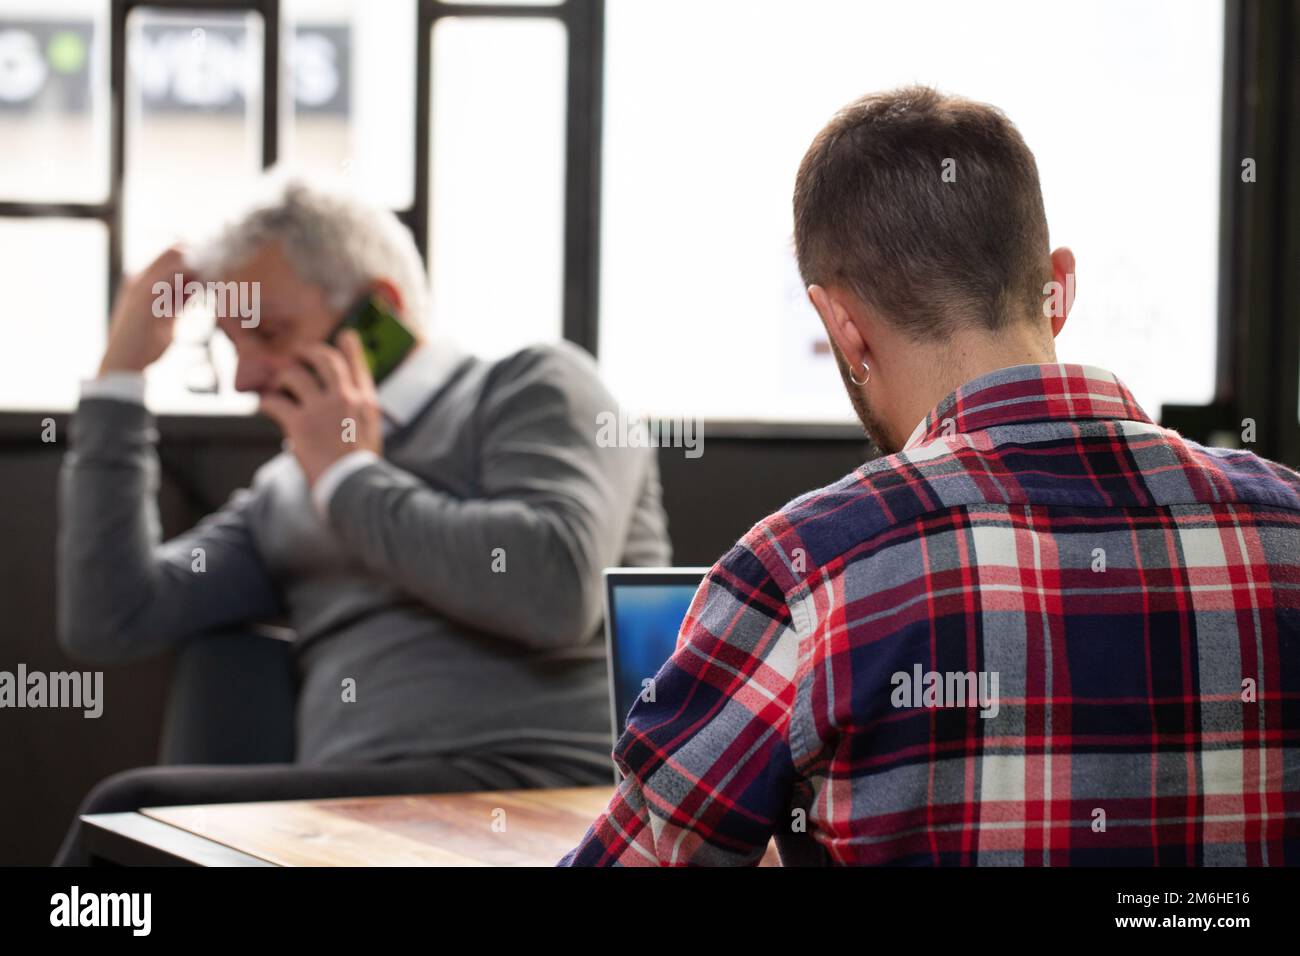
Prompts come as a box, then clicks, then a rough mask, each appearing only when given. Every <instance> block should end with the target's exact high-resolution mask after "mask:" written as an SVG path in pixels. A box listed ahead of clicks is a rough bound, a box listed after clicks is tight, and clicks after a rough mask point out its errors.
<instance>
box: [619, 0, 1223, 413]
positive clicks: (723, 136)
mask: <svg viewBox="0 0 1300 956" xmlns="http://www.w3.org/2000/svg"><path fill="white" fill-rule="evenodd" d="M1223 19H1224V13H1223V5H1222V3H1218V2H1214V0H1143V2H1139V3H1132V2H1127V0H1102V2H1096V3H1088V4H1084V5H1079V4H1066V3H1060V4H1044V3H1038V2H1006V3H998V4H971V3H967V2H963V0H929V2H918V3H907V4H876V3H873V4H860V3H843V2H835V0H809V2H804V3H800V4H798V5H797V6H792V5H790V4H788V3H778V2H776V0H712V2H710V3H706V4H701V3H693V2H689V0H660V2H657V3H653V4H649V3H642V2H639V0H609V2H608V4H607V13H606V54H605V62H606V73H605V154H604V183H603V196H602V246H601V263H602V282H601V301H600V323H601V324H600V346H601V348H600V358H601V363H602V367H603V368H604V370H605V373H606V375H607V376H608V377H609V379H610V380H611V381H612V382H613V383H615V384H616V386H618V388H619V392H620V397H621V398H622V399H623V400H624V401H626V402H627V403H628V404H629V405H632V406H633V407H636V408H641V409H644V410H646V411H648V412H651V413H657V414H674V415H676V414H693V415H701V416H704V417H709V418H722V419H741V420H755V419H757V420H772V421H848V420H851V410H850V407H849V404H848V400H847V398H846V397H845V396H844V394H843V389H842V386H841V385H840V383H839V378H838V376H837V375H836V373H835V371H834V368H833V360H832V358H831V356H830V355H829V353H828V352H827V351H826V350H825V346H824V344H823V338H824V336H823V332H822V329H821V325H820V322H819V321H818V319H817V316H816V313H815V312H814V311H813V310H812V308H811V306H810V305H808V303H807V300H806V298H805V296H804V293H803V288H802V282H801V281H800V279H799V276H798V271H797V269H796V268H795V264H794V258H793V246H792V241H791V233H792V223H791V218H790V198H791V192H792V189H793V185H794V177H795V171H796V169H797V166H798V163H799V160H800V159H801V158H802V156H803V153H804V150H805V149H806V148H807V146H808V144H809V142H810V141H811V140H812V138H813V136H814V135H815V134H816V132H817V131H818V130H819V129H820V128H821V126H822V125H823V124H824V123H825V122H826V121H827V120H828V119H829V118H830V116H831V115H832V114H833V113H834V112H835V110H836V109H838V108H839V107H840V106H842V105H844V104H845V103H847V102H849V101H850V100H852V99H854V98H856V97H857V96H860V95H861V94H863V93H866V92H869V91H872V90H877V89H886V88H889V87H893V86H898V85H902V84H905V83H910V82H924V83H929V84H931V85H934V86H937V87H939V88H940V89H944V90H947V91H951V92H956V93H960V94H962V95H965V96H969V97H972V98H974V99H979V100H984V101H987V102H990V103H993V104H995V105H997V106H999V107H1001V108H1002V109H1003V110H1005V111H1006V112H1007V114H1008V115H1009V116H1010V117H1011V118H1012V120H1013V121H1014V122H1015V123H1016V124H1017V125H1018V126H1019V128H1020V130H1021V132H1022V134H1023V135H1024V137H1025V139H1026V141H1027V142H1028V144H1029V146H1030V148H1031V149H1032V150H1033V151H1034V152H1035V154H1036V156H1037V159H1038V164H1039V171H1040V175H1041V180H1042V186H1043V194H1044V201H1045V203H1046V207H1047V218H1048V224H1049V226H1050V228H1051V237H1052V241H1053V243H1054V244H1057V245H1069V246H1070V247H1071V248H1073V249H1074V251H1075V254H1076V256H1077V257H1078V286H1077V292H1078V298H1077V300H1076V304H1075V310H1074V312H1073V313H1072V315H1071V318H1070V321H1069V323H1068V324H1067V326H1066V329H1065V331H1064V332H1063V333H1062V335H1061V337H1060V339H1059V340H1058V343H1057V351H1058V355H1059V357H1060V358H1061V360H1062V361H1070V362H1082V363H1091V364H1097V365H1102V366H1105V367H1108V368H1110V369H1111V370H1112V371H1114V372H1115V373H1116V374H1117V375H1119V376H1120V377H1121V379H1123V380H1124V381H1126V382H1127V383H1128V384H1129V386H1130V387H1131V388H1132V389H1133V391H1134V392H1135V394H1136V397H1137V399H1138V401H1139V402H1140V403H1142V405H1143V406H1144V407H1145V408H1146V410H1147V411H1148V412H1149V413H1150V414H1151V415H1153V416H1156V415H1159V412H1160V406H1161V405H1162V404H1164V403H1167V402H1185V403H1197V402H1204V401H1207V400H1209V399H1210V398H1211V393H1212V391H1213V386H1214V361H1215V329H1216V316H1217V312H1216V309H1217V300H1216V288H1217V262H1218V215H1219V209H1218V196H1219V179H1218V176H1219V154H1220V128H1219V127H1220V119H1219V117H1220V109H1221V103H1222V91H1221V85H1222V57H1223V42H1224V37H1223ZM1171 23H1176V24H1177V29H1176V30H1173V29H1169V24H1171ZM972 37H978V41H977V42H972V40H971V38H972ZM665 370H671V374H665Z"/></svg>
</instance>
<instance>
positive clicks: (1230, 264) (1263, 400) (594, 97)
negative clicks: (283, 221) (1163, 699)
mask: <svg viewBox="0 0 1300 956" xmlns="http://www.w3.org/2000/svg"><path fill="white" fill-rule="evenodd" d="M145 6H147V7H151V8H156V9H164V10H190V11H219V12H232V11H241V10H242V11H249V12H255V13H260V14H261V16H262V18H263V30H264V34H263V36H264V47H263V57H264V60H263V73H264V77H263V86H262V98H263V99H262V158H263V163H264V165H270V164H271V163H273V162H274V161H275V158H276V152H277V146H278V141H279V123H280V104H281V98H280V90H281V89H282V83H281V79H282V77H281V72H280V71H281V66H280V42H279V41H280V30H281V18H280V13H281V11H280V0H152V2H147V0H112V15H111V21H112V22H111V30H110V86H111V95H112V109H113V115H112V143H111V152H110V157H111V158H110V162H111V170H110V172H111V178H110V187H109V195H108V198H107V199H106V200H105V201H104V202H102V203H31V202H6V201H3V200H2V199H0V217H9V218H50V217H69V218H81V219H95V220H98V221H100V222H103V223H104V224H105V225H106V226H107V228H108V231H109V298H110V301H111V297H112V294H113V293H114V292H115V290H116V286H117V283H118V281H119V276H120V273H121V261H122V254H121V253H122V235H121V219H122V217H121V211H122V209H121V204H122V176H123V172H124V168H125V156H126V149H127V144H126V142H125V135H124V134H125V125H124V124H125V116H124V104H125V81H126V61H125V35H126V33H125V31H126V18H127V15H128V14H129V12H130V11H131V10H133V9H135V8H137V7H145ZM448 16H461V17H544V18H552V19H557V20H560V21H561V22H563V23H564V24H565V26H566V27H567V29H568V37H569V45H568V50H569V64H568V90H567V98H568V104H567V113H568V116H567V130H566V173H565V204H564V205H565V227H564V228H565V235H564V308H563V335H564V337H565V338H567V339H569V340H570V341H573V342H575V343H577V344H579V345H582V346H583V347H585V348H586V349H587V350H589V351H590V352H592V353H593V354H595V353H596V350H597V345H598V341H597V332H598V305H599V269H600V259H599V256H600V182H601V133H602V127H601V116H602V109H603V66H604V21H605V4H604V0H564V2H563V3H559V4H556V5H555V6H534V5H518V4H499V5H498V4H491V5H479V4H466V3H454V2H450V3H449V2H442V0H417V24H416V28H417V29H416V91H415V94H416V95H415V116H414V122H415V133H416V135H415V150H416V155H415V174H414V195H413V200H412V203H411V205H410V206H409V207H408V208H407V209H403V210H397V215H398V217H399V218H400V219H401V220H402V221H403V222H404V223H405V224H406V225H407V226H408V228H410V230H411V232H412V234H413V236H414V237H415V240H416V244H417V246H418V247H419V249H420V252H421V254H423V255H425V256H426V261H427V256H428V252H429V242H430V237H429V229H428V223H429V197H430V186H431V179H430V177H431V171H430V168H429V165H430V152H429V146H430V142H431V137H432V126H433V118H432V115H431V100H432V92H431V86H430V84H431V79H432V62H431V61H432V32H433V26H434V24H435V23H436V22H437V21H438V20H439V19H440V18H442V17H448ZM1225 18H1226V19H1225V37H1224V74H1223V75H1224V90H1223V132H1222V159H1223V161H1222V176H1221V182H1222V187H1221V196H1220V239H1219V242H1220V252H1219V260H1220V269H1219V303H1218V311H1219V324H1218V342H1217V350H1218V351H1217V366H1216V391H1215V401H1214V402H1213V403H1211V404H1210V405H1206V406H1183V405H1173V406H1165V407H1164V409H1162V410H1161V418H1162V420H1163V421H1164V422H1165V423H1166V424H1168V425H1171V426H1172V427H1175V428H1178V429H1179V430H1181V431H1183V432H1185V433H1187V434H1188V435H1190V436H1191V437H1194V438H1198V439H1201V440H1206V439H1208V438H1209V436H1210V435H1211V434H1212V433H1213V432H1214V431H1216V430H1222V429H1227V430H1232V431H1237V430H1239V429H1240V427H1241V426H1240V420H1241V419H1242V418H1243V417H1252V418H1255V419H1256V421H1257V423H1258V434H1259V438H1260V440H1259V443H1258V444H1257V445H1255V446H1254V449H1255V450H1256V451H1258V452H1260V453H1261V454H1263V455H1265V456H1267V457H1272V458H1276V459H1279V460H1282V461H1285V462H1288V463H1290V464H1300V423H1298V422H1297V415H1296V407H1295V406H1296V396H1297V392H1298V391H1300V304H1298V303H1297V290H1296V288H1295V286H1294V283H1293V282H1290V281H1289V276H1288V268H1287V267H1288V264H1289V263H1295V262H1297V261H1300V248H1297V244H1298V243H1300V237H1298V236H1297V224H1298V223H1300V211H1298V210H1300V199H1298V198H1297V190H1298V188H1300V182H1298V181H1297V177H1296V176H1295V175H1294V172H1293V169H1292V167H1293V166H1294V164H1295V162H1296V157H1297V156H1300V132H1298V130H1300V122H1297V111H1298V110H1300V103H1298V102H1297V98H1298V94H1297V90H1298V89H1300V66H1298V65H1297V63H1298V60H1297V48H1298V47H1300V40H1298V34H1300V0H1280V2H1278V3H1262V2H1256V0H1226V4H1225ZM1243 156H1251V157H1253V158H1255V159H1256V160H1257V163H1258V169H1259V181H1258V182H1256V183H1254V184H1251V186H1250V187H1249V188H1246V189H1243V188H1242V184H1240V182H1239V176H1238V175H1236V173H1235V172H1234V171H1235V170H1239V163H1240V158H1241V157H1243ZM1288 164H1290V165H1288ZM42 417H46V416H42V415H40V414H39V413H37V414H33V413H14V412H9V413H4V412H0V442H5V441H6V440H8V441H10V442H12V443H14V444H26V443H29V442H31V441H35V440H37V439H36V437H35V436H37V435H38V434H39V428H37V427H33V423H34V422H37V421H39V420H40V419H41V418H42ZM55 417H56V418H61V417H62V416H59V415H56V416H55ZM164 418H165V419H171V420H172V421H171V423H170V424H171V428H169V427H168V425H167V424H165V425H164V431H170V430H171V429H172V428H175V430H177V431H178V432H180V433H181V434H183V435H185V436H189V437H191V438H193V439H197V438H199V437H200V436H202V435H204V434H213V435H216V434H220V435H227V436H228V435H231V434H246V435H247V436H248V437H250V438H256V439H257V440H261V439H262V438H263V437H265V435H267V434H270V433H269V431H268V430H267V429H264V428H261V427H258V425H259V424H260V423H256V424H254V423H252V422H251V421H249V422H248V423H247V424H246V425H239V426H236V425H232V424H230V423H229V422H228V421H227V420H225V419H221V418H213V417H209V416H164ZM239 421H241V422H242V421H245V420H242V419H241V420H239ZM219 423H220V424H219ZM710 430H711V433H716V434H718V435H721V434H723V433H724V432H725V433H726V434H730V435H740V436H745V437H755V438H763V439H768V440H778V439H800V438H827V437H833V438H843V439H845V440H850V441H861V440H862V436H861V432H860V430H859V429H858V428H857V427H856V426H850V425H844V426H840V425H815V426H813V425H802V424H780V423H758V422H728V423H717V427H716V428H715V427H713V424H711V425H710Z"/></svg>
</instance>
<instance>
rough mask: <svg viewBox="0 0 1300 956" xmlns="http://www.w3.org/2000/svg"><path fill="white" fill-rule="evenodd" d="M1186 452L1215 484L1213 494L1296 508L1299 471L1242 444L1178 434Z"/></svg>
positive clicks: (1298, 505)
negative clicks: (1205, 442)
mask: <svg viewBox="0 0 1300 956" xmlns="http://www.w3.org/2000/svg"><path fill="white" fill-rule="evenodd" d="M1180 440H1181V442H1182V445H1183V447H1184V448H1186V449H1187V453H1188V456H1189V457H1190V458H1191V460H1192V461H1193V462H1194V464H1195V466H1196V467H1198V468H1199V469H1200V470H1201V471H1202V472H1203V473H1204V474H1205V475H1206V476H1207V478H1208V479H1210V481H1211V482H1212V484H1213V485H1214V486H1215V487H1214V489H1213V493H1214V496H1215V497H1216V498H1218V499H1220V500H1222V499H1224V498H1229V499H1233V500H1236V501H1238V502H1241V503H1246V504H1259V505H1267V506H1272V507H1278V508H1285V509H1288V510H1292V511H1300V473H1298V472H1296V470H1295V469H1293V468H1288V467H1287V466H1286V465H1283V464H1279V463H1278V462H1276V461H1272V460H1270V459H1268V458H1264V457H1262V456H1261V455H1257V454H1256V453H1255V452H1253V451H1250V450H1248V449H1245V448H1217V447H1214V446H1210V445H1202V444H1200V443H1199V442H1194V441H1192V440H1190V439H1187V438H1181V436H1180Z"/></svg>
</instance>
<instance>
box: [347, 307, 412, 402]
mask: <svg viewBox="0 0 1300 956" xmlns="http://www.w3.org/2000/svg"><path fill="white" fill-rule="evenodd" d="M344 329H356V332H357V335H359V336H360V337H361V348H362V350H363V351H364V352H365V353H366V364H367V365H369V366H370V374H371V375H372V376H373V377H374V380H375V384H376V385H378V384H379V383H380V382H382V381H383V380H384V379H385V378H387V377H388V375H389V373H390V372H392V371H393V369H395V368H397V366H398V365H400V364H401V363H402V359H404V358H406V355H407V353H408V352H410V351H411V349H412V348H413V347H414V346H415V336H414V335H412V334H411V330H410V329H408V328H407V327H406V326H405V325H404V324H402V320H401V319H399V318H398V317H397V314H396V313H395V312H394V311H393V310H392V307H391V306H389V304H388V303H387V302H386V301H385V300H384V299H382V298H380V297H379V296H377V295H373V294H371V293H367V294H365V295H363V296H362V297H361V298H360V299H359V300H357V303H356V304H355V305H354V306H352V308H350V309H349V310H348V311H347V314H346V315H344V316H343V320H342V321H341V322H339V324H338V325H337V326H336V327H335V329H334V331H333V332H332V333H331V334H330V338H329V340H330V342H332V343H337V341H338V336H339V333H340V332H342V331H343V330H344Z"/></svg>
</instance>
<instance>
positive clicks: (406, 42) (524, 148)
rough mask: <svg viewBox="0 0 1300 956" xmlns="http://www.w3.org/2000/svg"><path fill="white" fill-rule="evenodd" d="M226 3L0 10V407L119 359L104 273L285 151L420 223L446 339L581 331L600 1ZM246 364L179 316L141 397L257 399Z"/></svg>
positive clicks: (206, 407)
mask: <svg viewBox="0 0 1300 956" xmlns="http://www.w3.org/2000/svg"><path fill="white" fill-rule="evenodd" d="M214 6H218V5H214ZM219 6H220V9H219V10H217V9H213V10H205V9H202V8H201V7H199V6H197V5H195V4H192V3H189V2H188V0H187V2H183V3H182V2H176V3H171V2H168V0H156V2H152V3H148V2H146V3H141V2H134V0H126V2H123V3H115V4H110V2H109V0H45V2H41V3H36V2H30V3H29V2H26V0H23V2H19V3H10V4H7V5H6V8H5V10H4V12H2V13H0V134H3V142H4V143H5V149H4V150H2V151H0V269H2V270H3V272H2V273H0V277H2V278H3V280H4V287H5V289H6V294H7V295H8V296H9V302H10V307H9V308H7V309H6V311H5V314H4V315H3V316H0V332H2V333H3V334H5V335H6V336H7V338H8V340H9V341H18V342H22V343H23V344H24V347H23V348H21V349H8V350H6V352H5V355H4V357H3V358H0V363H3V365H2V366H0V371H3V372H4V373H5V374H4V375H3V377H2V378H0V409H8V410H19V409H46V410H62V409H68V408H70V407H72V406H73V405H74V404H75V402H76V396H77V389H78V383H79V381H80V379H82V378H84V377H86V376H89V375H91V374H93V373H94V370H95V366H96V364H97V361H98V358H99V356H100V354H101V353H102V350H103V345H104V340H105V334H106V324H107V316H108V310H109V287H110V279H111V278H112V277H113V276H112V274H113V273H114V272H116V271H117V270H118V268H119V266H120V268H121V270H123V271H125V272H127V273H131V272H134V271H136V270H138V269H140V268H142V267H144V266H145V265H147V264H148V262H149V261H151V260H152V259H153V258H154V256H156V255H157V254H158V253H159V252H161V251H162V250H163V249H164V248H166V247H167V246H168V245H170V244H172V243H174V242H176V241H178V240H181V241H183V240H185V239H187V238H190V237H191V236H193V235H194V234H195V233H202V232H204V231H206V230H207V229H208V228H210V227H211V226H212V225H214V224H215V223H216V222H218V221H219V220H220V218H221V216H222V215H224V214H225V213H226V211H227V209H228V207H229V206H230V204H231V202H232V201H235V200H236V199H237V197H239V196H240V195H241V194H242V193H244V192H245V191H246V189H247V187H248V186H250V185H251V184H252V183H253V182H254V180H255V179H256V177H257V176H258V174H259V172H260V171H261V170H262V169H263V168H264V167H265V166H267V165H270V164H271V163H272V162H274V161H276V160H277V159H280V160H283V161H284V162H285V164H286V165H288V166H291V167H293V168H295V169H303V170H306V171H307V172H309V173H312V174H317V175H322V176H324V177H326V178H329V179H334V180H343V181H347V182H348V183H349V184H350V185H352V186H353V187H354V188H356V189H358V190H359V191H360V193H361V194H362V196H363V197H365V198H367V199H368V200H370V201H372V202H375V203H378V204H380V205H383V206H386V207H387V208H389V209H392V210H393V211H394V212H395V213H396V214H397V215H398V216H399V218H401V219H402V220H403V221H404V222H405V223H406V225H407V226H408V227H409V228H410V229H411V230H412V232H413V234H414V237H415V240H416V242H417V245H418V246H419V247H420V248H421V251H422V252H423V253H425V255H426V259H427V261H428V262H429V266H430V272H431V286H432V292H433V296H432V301H433V304H434V316H433V317H432V321H433V323H434V324H435V326H436V327H437V331H439V332H442V333H447V334H449V335H451V336H452V337H453V338H456V339H459V340H460V341H461V342H462V343H464V344H465V345H466V346H468V347H469V348H471V349H473V350H474V351H477V352H479V353H481V354H485V355H499V354H501V353H503V352H505V351H507V350H510V349H514V348H518V347H520V346H522V345H524V344H527V343H529V342H534V341H538V340H544V339H558V338H559V337H561V336H562V335H564V334H569V335H570V337H579V335H578V333H575V330H581V329H582V328H583V327H584V326H583V322H582V319H583V318H584V317H585V316H586V315H587V314H589V313H590V312H591V311H592V310H593V308H594V295H593V294H590V292H589V288H594V285H589V283H588V281H587V280H590V279H591V278H592V272H591V269H590V268H589V266H587V265H586V262H587V259H588V252H589V250H590V249H592V247H593V242H592V241H591V239H590V237H591V236H593V235H594V213H593V210H592V203H593V202H594V200H595V191H594V189H591V188H586V189H584V188H583V184H584V183H586V182H589V181H590V180H591V175H592V173H591V170H592V168H593V167H594V164H593V163H592V162H591V155H592V154H594V151H595V148H596V147H595V145H594V144H595V137H594V135H592V133H591V130H592V129H594V128H595V125H596V119H595V118H594V114H593V113H592V112H591V110H590V109H588V108H586V106H585V104H587V103H588V102H591V98H590V93H589V90H588V86H589V84H590V83H591V82H592V81H593V79H598V77H597V76H596V74H594V72H593V71H592V70H591V69H590V66H589V63H590V62H591V61H593V60H594V59H597V58H598V55H597V52H596V45H597V43H598V39H599V32H598V25H599V23H600V5H599V3H597V2H596V0H523V2H519V0H515V2H512V3H510V4H508V5H502V4H499V3H492V2H487V0H484V2H475V3H460V4H455V5H452V6H448V5H446V4H443V3H439V2H437V0H385V2H384V3H382V4H376V3H372V2H368V0H247V2H246V3H242V4H241V3H230V4H225V3H223V4H220V5H219ZM113 36H120V37H121V38H122V40H121V47H122V48H121V50H120V51H115V50H113V49H111V48H110V42H109V41H110V37H113ZM421 36H423V39H421ZM118 52H120V54H121V56H122V60H121V62H122V79H123V85H122V91H121V100H120V102H118V103H116V104H114V103H112V102H110V100H111V97H110V89H111V84H110V71H111V68H112V64H113V63H114V61H113V60H112V58H111V57H112V55H113V54H116V53H118ZM268 54H269V55H268ZM575 70H577V73H576V74H575V72H574V71H575ZM573 75H577V76H578V78H579V81H580V82H579V85H578V86H575V87H572V88H571V87H570V84H569V81H570V77H571V76H573ZM584 97H586V98H585V99H584ZM575 103H577V108H575V106H574V104H575ZM115 110H120V115H121V117H122V122H121V127H120V131H117V130H114V129H113V128H112V126H111V123H110V119H111V117H112V116H113V114H114V111H115ZM119 132H120V135H119ZM115 156H120V159H121V166H120V168H121V178H120V181H118V182H113V181H111V180H112V177H111V173H112V171H113V169H114V168H115V162H114V157H115ZM575 184H576V185H575ZM68 276H75V277H76V281H75V283H72V282H69V281H68ZM69 343H72V344H71V345H70V344H69ZM233 371H234V354H233V349H232V348H231V346H230V344H229V342H228V341H227V340H226V339H225V338H224V336H222V335H220V333H216V332H215V331H214V329H213V322H212V316H211V315H210V314H205V313H204V310H203V309H201V308H190V309H187V310H186V312H185V313H183V314H182V316H181V320H180V322H179V323H178V327H177V337H176V342H175V344H174V345H173V346H172V348H171V349H169V350H168V352H167V354H166V355H164V356H163V358H162V359H161V360H160V361H159V362H158V363H156V364H155V365H154V366H153V367H151V368H150V370H149V373H148V377H147V381H148V396H149V403H150V405H151V407H153V408H155V409H156V410H159V411H162V412H168V413H187V414H196V413H197V414H230V413H247V412H250V411H251V410H252V409H253V408H254V406H255V404H256V402H255V399H253V398H252V397H251V396H247V395H239V394H237V393H234V392H233V390H232V388H231V382H232V379H233ZM214 386H215V387H214Z"/></svg>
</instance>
